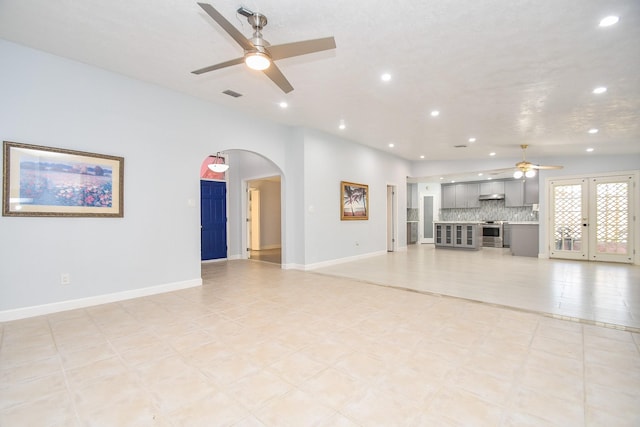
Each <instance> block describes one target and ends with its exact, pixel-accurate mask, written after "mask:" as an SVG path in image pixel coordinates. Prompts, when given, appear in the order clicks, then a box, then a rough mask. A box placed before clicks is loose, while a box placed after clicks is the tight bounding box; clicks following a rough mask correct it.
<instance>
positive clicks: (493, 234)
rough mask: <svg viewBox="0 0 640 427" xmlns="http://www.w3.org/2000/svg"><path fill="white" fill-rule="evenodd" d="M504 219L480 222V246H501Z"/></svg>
mask: <svg viewBox="0 0 640 427" xmlns="http://www.w3.org/2000/svg"><path fill="white" fill-rule="evenodd" d="M504 223H505V221H485V222H484V223H483V224H482V246H484V247H489V248H501V247H502V246H503V234H504Z"/></svg>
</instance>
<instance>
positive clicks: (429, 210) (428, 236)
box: [420, 194, 435, 243]
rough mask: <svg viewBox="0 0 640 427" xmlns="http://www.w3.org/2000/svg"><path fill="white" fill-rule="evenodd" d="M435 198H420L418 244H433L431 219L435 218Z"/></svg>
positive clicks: (428, 196)
mask: <svg viewBox="0 0 640 427" xmlns="http://www.w3.org/2000/svg"><path fill="white" fill-rule="evenodd" d="M434 207H435V196H434V195H432V194H428V195H424V196H422V197H420V213H421V215H420V227H421V230H420V243H433V242H434V241H433V219H434V217H435V212H434Z"/></svg>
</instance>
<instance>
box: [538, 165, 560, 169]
mask: <svg viewBox="0 0 640 427" xmlns="http://www.w3.org/2000/svg"><path fill="white" fill-rule="evenodd" d="M531 167H532V168H533V169H562V168H563V167H564V166H541V165H531Z"/></svg>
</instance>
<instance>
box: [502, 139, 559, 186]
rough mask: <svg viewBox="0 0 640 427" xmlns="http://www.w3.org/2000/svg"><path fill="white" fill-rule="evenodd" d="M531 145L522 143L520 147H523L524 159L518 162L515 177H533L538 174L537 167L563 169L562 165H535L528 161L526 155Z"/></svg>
mask: <svg viewBox="0 0 640 427" xmlns="http://www.w3.org/2000/svg"><path fill="white" fill-rule="evenodd" d="M527 147H529V146H528V145H527V144H521V145H520V148H522V161H521V162H518V163H516V170H515V172H514V173H513V177H514V178H516V179H518V178H522V177H523V176H526V177H527V178H532V177H534V176H536V169H562V166H543V165H535V164H533V163H531V162H528V161H527V159H526V157H525V152H526V150H527Z"/></svg>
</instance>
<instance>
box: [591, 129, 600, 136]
mask: <svg viewBox="0 0 640 427" xmlns="http://www.w3.org/2000/svg"><path fill="white" fill-rule="evenodd" d="M589 133H590V134H592V135H593V134H596V133H598V129H596V128H593V129H589Z"/></svg>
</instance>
